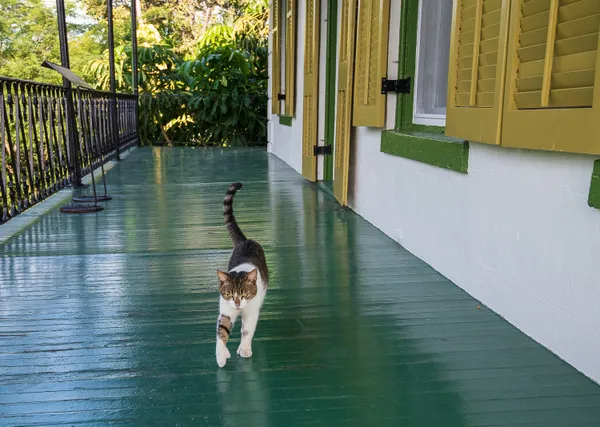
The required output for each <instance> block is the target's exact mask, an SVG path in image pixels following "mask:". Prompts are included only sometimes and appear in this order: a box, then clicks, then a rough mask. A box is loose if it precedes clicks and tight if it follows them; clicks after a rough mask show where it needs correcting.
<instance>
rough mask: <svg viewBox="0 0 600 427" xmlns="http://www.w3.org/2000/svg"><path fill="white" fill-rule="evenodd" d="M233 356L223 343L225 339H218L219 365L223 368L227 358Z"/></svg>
mask: <svg viewBox="0 0 600 427" xmlns="http://www.w3.org/2000/svg"><path fill="white" fill-rule="evenodd" d="M230 357H231V353H229V350H228V349H227V346H226V345H225V344H223V341H221V340H218V341H217V365H219V368H222V367H223V366H225V364H226V363H227V359H229V358H230Z"/></svg>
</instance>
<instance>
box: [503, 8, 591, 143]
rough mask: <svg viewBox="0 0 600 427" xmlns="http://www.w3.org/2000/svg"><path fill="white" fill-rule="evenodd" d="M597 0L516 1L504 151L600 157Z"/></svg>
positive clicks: (510, 55) (507, 86)
mask: <svg viewBox="0 0 600 427" xmlns="http://www.w3.org/2000/svg"><path fill="white" fill-rule="evenodd" d="M599 29H600V0H545V1H540V0H529V1H523V0H513V1H512V3H511V26H510V36H509V45H508V64H509V66H508V69H507V85H506V91H505V103H504V119H503V125H502V145H504V146H508V147H520V148H531V149H542V150H556V151H568V152H577V153H589V154H600V120H598V119H599V118H600V55H598V37H599Z"/></svg>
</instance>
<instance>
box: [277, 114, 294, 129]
mask: <svg viewBox="0 0 600 427" xmlns="http://www.w3.org/2000/svg"><path fill="white" fill-rule="evenodd" d="M279 124H280V125H284V126H290V127H291V126H292V118H291V117H290V116H279Z"/></svg>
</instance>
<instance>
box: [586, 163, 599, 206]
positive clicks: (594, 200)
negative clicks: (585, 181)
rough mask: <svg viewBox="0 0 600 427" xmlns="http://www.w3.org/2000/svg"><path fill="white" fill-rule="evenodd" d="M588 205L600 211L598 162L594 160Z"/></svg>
mask: <svg viewBox="0 0 600 427" xmlns="http://www.w3.org/2000/svg"><path fill="white" fill-rule="evenodd" d="M588 204H589V205H590V206H591V207H593V208H596V209H600V160H596V162H595V163H594V172H593V173H592V184H591V185H590V196H589V198H588Z"/></svg>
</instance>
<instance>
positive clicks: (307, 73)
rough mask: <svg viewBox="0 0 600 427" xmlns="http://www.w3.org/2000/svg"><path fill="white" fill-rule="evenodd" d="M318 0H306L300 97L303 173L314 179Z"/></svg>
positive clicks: (315, 169) (317, 78)
mask: <svg viewBox="0 0 600 427" xmlns="http://www.w3.org/2000/svg"><path fill="white" fill-rule="evenodd" d="M320 9H321V2H320V0H306V32H305V33H304V94H303V97H302V104H303V110H302V175H303V176H304V177H305V178H306V179H308V180H310V181H316V180H317V158H316V156H315V155H314V146H315V145H317V138H318V135H317V131H318V126H317V120H318V117H317V112H318V105H319V100H318V97H319V34H320V31H321V30H320V24H319V23H320V21H319V19H320Z"/></svg>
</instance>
